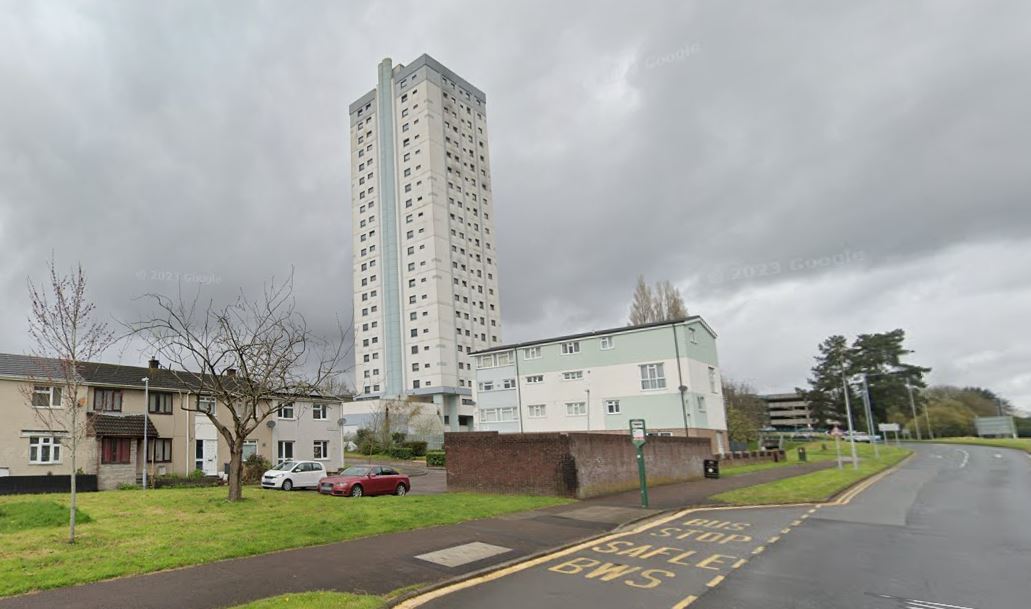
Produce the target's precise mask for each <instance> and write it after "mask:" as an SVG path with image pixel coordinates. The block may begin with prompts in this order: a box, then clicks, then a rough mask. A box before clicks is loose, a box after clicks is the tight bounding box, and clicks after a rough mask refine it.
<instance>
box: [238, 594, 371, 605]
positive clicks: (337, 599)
mask: <svg viewBox="0 0 1031 609" xmlns="http://www.w3.org/2000/svg"><path fill="white" fill-rule="evenodd" d="M385 604H386V600H385V599H384V598H382V597H379V596H366V595H364V594H345V593H343V592H304V593H301V594H284V595H282V596H273V597H272V598H264V599H261V600H260V601H254V602H253V603H247V604H246V605H237V606H236V607H233V608H232V609H380V607H383V606H384V605H385Z"/></svg>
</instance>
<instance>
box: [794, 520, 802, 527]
mask: <svg viewBox="0 0 1031 609" xmlns="http://www.w3.org/2000/svg"><path fill="white" fill-rule="evenodd" d="M800 524H802V521H801V520H792V521H791V526H793V527H797V526H798V525H800Z"/></svg>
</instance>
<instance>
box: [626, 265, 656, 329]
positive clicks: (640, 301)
mask: <svg viewBox="0 0 1031 609" xmlns="http://www.w3.org/2000/svg"><path fill="white" fill-rule="evenodd" d="M654 319H655V300H654V298H653V297H652V290H651V288H649V287H648V284H647V283H645V282H644V275H638V277H637V287H635V288H634V301H633V303H631V305H630V325H631V326H639V325H641V324H646V323H648V322H650V321H654Z"/></svg>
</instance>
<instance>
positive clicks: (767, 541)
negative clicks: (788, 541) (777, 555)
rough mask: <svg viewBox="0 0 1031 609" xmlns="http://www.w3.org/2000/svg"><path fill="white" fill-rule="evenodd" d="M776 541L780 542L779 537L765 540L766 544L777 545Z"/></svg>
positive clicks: (775, 536)
mask: <svg viewBox="0 0 1031 609" xmlns="http://www.w3.org/2000/svg"><path fill="white" fill-rule="evenodd" d="M778 541H780V535H774V536H773V537H770V538H769V539H767V540H766V543H777V542H778Z"/></svg>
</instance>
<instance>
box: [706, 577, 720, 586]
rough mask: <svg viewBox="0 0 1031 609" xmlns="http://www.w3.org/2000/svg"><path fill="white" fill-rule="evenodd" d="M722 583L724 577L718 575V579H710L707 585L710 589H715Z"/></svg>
mask: <svg viewBox="0 0 1031 609" xmlns="http://www.w3.org/2000/svg"><path fill="white" fill-rule="evenodd" d="M721 581H723V576H722V575H717V576H716V577H714V578H712V579H710V580H709V583H707V584H705V585H706V586H709V587H710V588H715V587H716V586H718V585H720V582H721Z"/></svg>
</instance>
